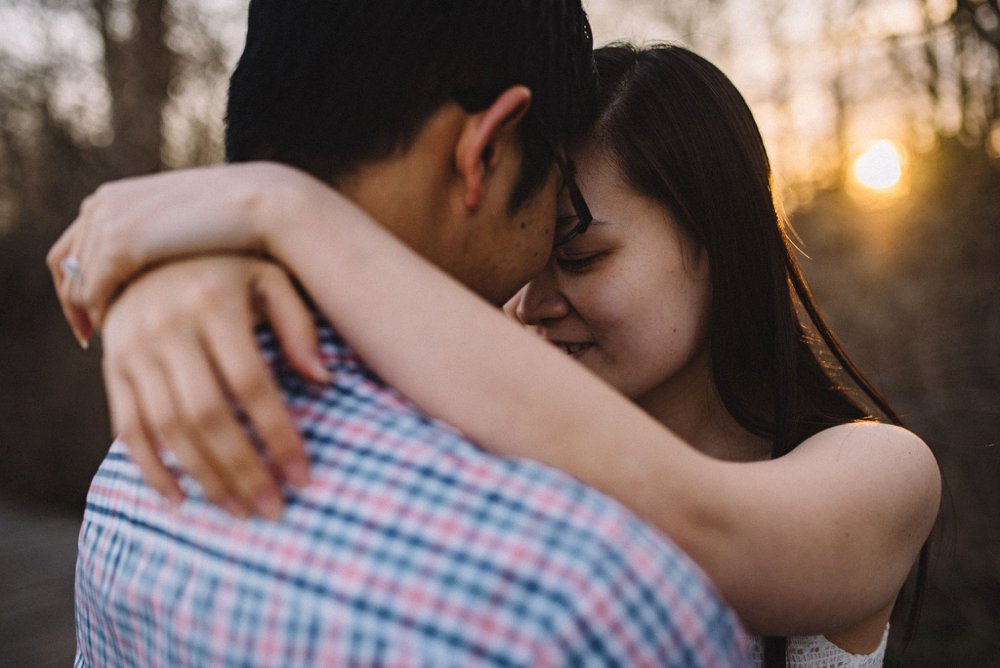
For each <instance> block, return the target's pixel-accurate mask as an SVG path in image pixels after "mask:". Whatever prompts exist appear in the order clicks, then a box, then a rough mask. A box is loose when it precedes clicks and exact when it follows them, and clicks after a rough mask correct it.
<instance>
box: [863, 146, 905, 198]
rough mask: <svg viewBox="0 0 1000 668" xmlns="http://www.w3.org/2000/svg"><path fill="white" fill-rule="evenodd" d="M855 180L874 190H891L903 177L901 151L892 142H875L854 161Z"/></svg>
mask: <svg viewBox="0 0 1000 668" xmlns="http://www.w3.org/2000/svg"><path fill="white" fill-rule="evenodd" d="M853 171H854V178H855V179H857V181H858V183H860V184H861V185H863V186H864V187H866V188H870V189H872V190H889V189H891V188H893V187H894V186H896V185H898V184H899V180H900V179H901V178H902V177H903V164H902V160H901V159H900V155H899V149H897V148H896V145H895V144H893V143H892V142H891V141H888V140H886V139H883V140H882V141H878V142H875V143H874V144H872V145H871V146H869V147H868V149H867V150H866V151H865V152H864V153H862V154H861V155H860V156H858V159H857V160H855V161H854V170H853Z"/></svg>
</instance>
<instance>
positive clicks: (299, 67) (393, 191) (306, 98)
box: [226, 0, 594, 301]
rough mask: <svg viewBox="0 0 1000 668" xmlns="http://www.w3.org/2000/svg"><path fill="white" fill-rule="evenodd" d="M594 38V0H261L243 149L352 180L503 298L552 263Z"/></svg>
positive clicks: (443, 257) (376, 210) (405, 234)
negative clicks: (559, 155) (565, 162)
mask: <svg viewBox="0 0 1000 668" xmlns="http://www.w3.org/2000/svg"><path fill="white" fill-rule="evenodd" d="M591 48H592V41H591V35H590V27H589V24H588V22H587V18H586V15H585V14H584V12H583V9H582V7H581V6H580V2H579V0H440V1H439V2H433V3H429V2H416V1H414V0H295V1H294V2H289V1H288V0H251V3H250V15H249V28H248V33H247V43H246V49H245V51H244V53H243V56H242V58H241V59H240V63H239V65H238V66H237V68H236V71H235V72H234V73H233V77H232V80H231V85H230V98H229V108H228V114H227V122H228V124H227V134H226V150H227V157H228V159H229V160H231V161H243V160H255V159H268V160H275V161H278V162H283V163H286V164H290V165H293V166H296V167H299V168H301V169H303V170H305V171H307V172H309V173H311V174H313V175H314V176H316V177H318V178H320V179H323V180H325V181H327V182H329V183H332V184H335V185H337V186H338V187H340V188H341V189H343V190H344V191H345V192H346V193H347V194H348V195H349V196H351V197H352V198H355V199H356V200H358V202H359V203H360V204H361V205H362V206H364V207H365V208H368V209H369V211H371V212H372V213H373V214H374V215H375V216H376V217H377V218H379V219H380V220H381V221H382V222H383V223H384V224H386V225H387V226H388V227H390V228H391V229H393V231H395V232H397V233H398V234H399V235H400V236H401V237H402V238H404V240H406V241H407V242H408V243H411V245H413V246H414V247H416V248H417V249H418V250H419V251H420V252H422V253H424V254H425V255H427V256H428V257H429V258H430V259H431V260H433V261H435V262H437V263H438V264H440V265H441V266H442V267H444V268H445V269H446V270H448V271H450V272H451V273H453V274H454V275H455V276H456V277H458V278H459V279H460V280H463V281H464V282H466V283H468V284H469V285H470V286H471V287H473V288H474V289H477V290H478V291H480V292H481V293H483V294H484V295H485V296H487V297H489V298H491V299H493V300H494V301H502V299H503V298H504V296H505V294H504V293H508V292H512V291H513V290H514V289H516V287H517V285H516V283H518V282H520V281H523V280H525V279H526V278H527V277H528V276H527V274H528V273H530V271H532V270H534V269H537V268H539V267H540V266H541V264H544V260H545V255H546V254H547V250H548V249H547V248H546V249H544V252H540V251H539V250H538V247H539V246H540V245H541V241H540V240H541V239H542V238H544V237H546V236H547V237H548V240H549V241H550V240H551V228H552V226H553V225H554V212H553V211H551V210H550V209H551V208H552V205H551V204H547V202H554V199H555V197H554V194H553V192H552V191H553V190H554V189H555V188H556V187H557V185H556V184H557V183H558V177H556V176H554V175H553V166H554V164H555V163H554V157H555V156H554V150H561V147H562V146H563V145H564V144H565V142H566V141H567V139H568V138H569V137H571V136H572V135H573V134H574V133H576V132H577V131H579V130H580V129H581V128H582V127H583V125H584V124H585V123H586V121H587V120H588V116H589V111H590V108H591V106H592V98H593V94H594V68H593V60H592V55H591ZM528 91H530V93H529V92H528ZM375 184H377V186H378V187H379V188H380V189H381V190H382V192H381V193H379V195H380V196H379V197H375V193H373V192H372V189H373V187H374V185H375ZM501 190H502V191H505V193H504V197H502V198H500V197H499V194H500V192H499V191H501ZM456 202H460V203H461V206H459V205H458V204H457V203H456ZM404 218H405V219H404ZM543 219H545V220H543ZM518 235H520V237H521V238H522V240H521V241H520V242H519V241H518ZM537 256H540V257H537ZM526 258H527V259H526ZM515 274H518V275H517V276H515ZM519 274H524V275H519ZM511 282H513V283H514V285H507V283H511Z"/></svg>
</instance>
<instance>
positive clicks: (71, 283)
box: [45, 231, 94, 349]
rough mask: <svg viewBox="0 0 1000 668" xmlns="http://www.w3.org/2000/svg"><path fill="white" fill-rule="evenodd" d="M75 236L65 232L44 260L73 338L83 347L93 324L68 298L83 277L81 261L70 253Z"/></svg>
mask: <svg viewBox="0 0 1000 668" xmlns="http://www.w3.org/2000/svg"><path fill="white" fill-rule="evenodd" d="M78 236H79V235H78V234H76V233H75V231H67V232H64V233H63V235H62V236H61V237H60V238H59V240H58V241H57V242H56V243H55V244H54V245H53V246H52V248H51V250H49V253H48V255H47V256H46V258H45V263H46V265H47V266H48V269H49V273H50V274H51V276H52V285H53V287H54V288H55V291H56V296H57V297H58V299H59V307H60V308H61V309H62V312H63V317H64V318H65V319H66V322H67V323H68V324H69V326H70V329H71V330H72V331H73V337H74V338H75V339H76V340H77V342H78V343H79V344H80V346H81V347H82V348H84V349H86V348H87V347H88V345H89V341H90V338H91V337H92V336H93V333H94V330H93V326H92V325H91V321H90V318H89V317H88V316H87V313H86V311H84V310H83V309H81V308H79V307H77V306H76V305H75V304H74V303H73V301H72V299H71V292H72V290H73V289H74V288H75V287H76V284H77V283H79V282H80V281H81V280H82V278H83V271H82V267H81V263H80V260H79V258H78V257H77V256H76V255H75V254H74V252H73V248H74V245H75V243H76V241H77V240H78Z"/></svg>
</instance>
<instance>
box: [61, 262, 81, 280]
mask: <svg viewBox="0 0 1000 668" xmlns="http://www.w3.org/2000/svg"><path fill="white" fill-rule="evenodd" d="M59 268H60V269H62V272H63V273H64V274H65V275H66V276H69V280H71V281H74V282H75V283H83V268H82V267H81V266H80V261H79V260H77V259H76V258H75V257H73V256H72V255H70V256H69V257H67V258H65V259H64V260H63V261H62V262H60V263H59Z"/></svg>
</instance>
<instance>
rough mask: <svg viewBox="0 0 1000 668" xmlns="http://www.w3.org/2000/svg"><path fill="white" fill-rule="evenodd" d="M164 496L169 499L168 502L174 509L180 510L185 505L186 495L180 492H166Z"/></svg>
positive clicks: (174, 490)
mask: <svg viewBox="0 0 1000 668" xmlns="http://www.w3.org/2000/svg"><path fill="white" fill-rule="evenodd" d="M163 496H164V497H165V498H166V499H167V502H168V503H170V505H172V506H173V507H174V508H178V507H180V505H181V504H182V503H184V495H183V494H182V493H180V492H178V491H177V490H176V489H170V490H167V491H166V492H164V494H163Z"/></svg>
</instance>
